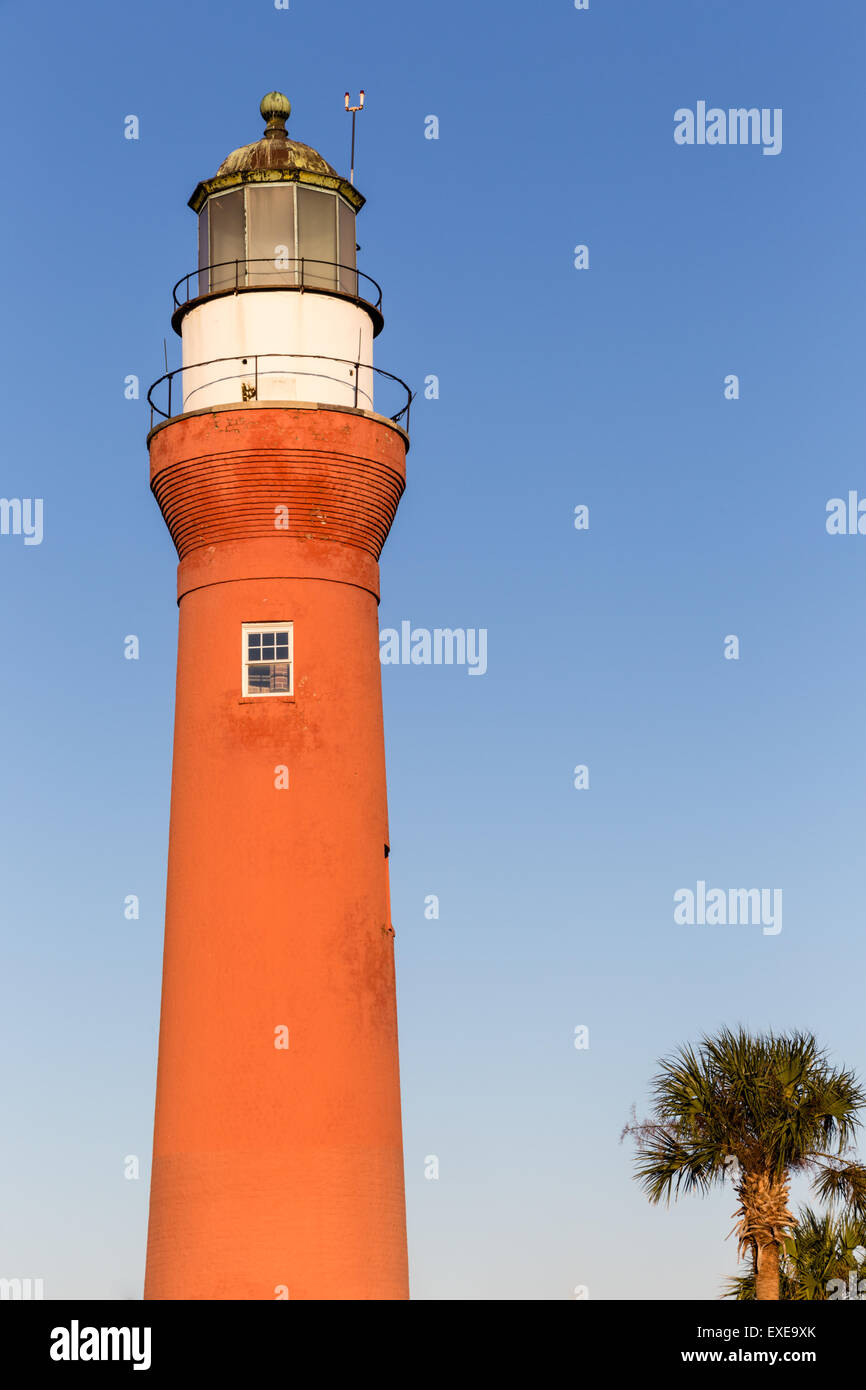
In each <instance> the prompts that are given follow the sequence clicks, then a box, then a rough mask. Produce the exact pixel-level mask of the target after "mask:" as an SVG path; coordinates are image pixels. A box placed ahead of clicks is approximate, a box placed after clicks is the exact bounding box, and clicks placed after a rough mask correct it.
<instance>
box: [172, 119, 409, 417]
mask: <svg viewBox="0 0 866 1390" xmlns="http://www.w3.org/2000/svg"><path fill="white" fill-rule="evenodd" d="M259 109H260V111H261V115H262V117H263V119H264V120H265V123H266V124H265V131H264V134H263V135H262V137H261V138H260V139H259V140H256V141H254V142H253V143H252V144H250V145H242V146H241V147H240V148H239V149H237V150H234V151H233V152H232V153H231V154H230V155H229V156H228V158H226V159H225V160H223V162H222V164H221V165H220V167H219V168H218V169H217V171H216V174H215V175H214V176H213V178H211V179H207V180H205V181H203V182H202V183H199V184H198V185H197V187H196V189H195V192H194V193H193V195H192V197H191V198H190V200H189V205H190V207H191V208H192V209H193V211H194V212H195V213H197V215H198V266H197V268H196V269H195V270H193V271H191V272H190V273H189V274H188V275H186V276H184V277H183V279H182V280H180V281H178V284H177V285H176V286H175V310H174V314H173V316H172V324H173V326H174V328H175V331H176V332H177V333H179V334H180V336H181V338H182V340H183V373H182V386H183V409H184V411H189V410H195V409H205V408H207V407H209V406H211V405H214V404H225V403H229V402H231V401H232V400H236V399H237V400H241V401H247V400H287V401H295V400H304V401H313V402H320V403H333V404H342V405H351V406H355V407H360V408H361V409H367V410H372V409H373V408H374V407H373V338H374V337H375V336H376V335H377V334H378V333H379V332H380V330H381V328H382V326H383V319H382V314H381V309H380V305H381V292H380V290H379V286H378V285H377V284H376V283H375V281H373V280H372V279H370V277H368V276H366V275H363V274H362V273H361V272H359V271H358V269H357V261H356V251H357V246H356V241H355V217H356V214H357V213H358V212H359V211H360V209H361V208H362V207H363V205H364V199H363V197H362V196H361V194H360V193H359V192H358V191H357V189H356V188H355V187H354V186H353V185H352V184H351V183H350V182H349V180H348V179H345V178H343V177H342V175H340V174H338V173H337V171H336V170H335V169H334V168H333V167H332V166H331V165H330V164H329V163H328V162H327V160H325V159H323V158H322V156H321V155H320V154H318V152H317V151H316V150H314V149H312V147H311V146H309V145H304V144H302V143H301V142H300V141H298V140H290V139H289V136H288V133H287V131H286V121H287V119H288V117H289V115H290V113H291V103H290V102H289V100H288V98H287V97H285V96H283V94H282V93H281V92H269V93H268V95H267V96H266V97H264V99H263V100H262V103H261V106H260V108H259Z"/></svg>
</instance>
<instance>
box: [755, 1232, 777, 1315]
mask: <svg viewBox="0 0 866 1390" xmlns="http://www.w3.org/2000/svg"><path fill="white" fill-rule="evenodd" d="M755 1298H756V1299H758V1298H763V1299H775V1301H776V1302H778V1300H779V1246H778V1244H777V1242H776V1241H774V1240H773V1241H770V1242H769V1243H768V1244H767V1245H759V1246H758V1249H757V1258H756V1261H755Z"/></svg>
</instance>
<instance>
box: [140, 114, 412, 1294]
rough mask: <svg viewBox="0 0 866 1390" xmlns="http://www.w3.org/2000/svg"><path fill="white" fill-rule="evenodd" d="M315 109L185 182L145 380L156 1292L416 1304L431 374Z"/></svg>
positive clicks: (272, 117) (281, 122) (150, 1289)
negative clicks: (399, 820)
mask: <svg viewBox="0 0 866 1390" xmlns="http://www.w3.org/2000/svg"><path fill="white" fill-rule="evenodd" d="M290 110H291V108H290V104H289V102H288V101H287V100H286V98H285V97H284V96H282V94H281V93H279V92H271V93H270V94H269V95H268V96H266V97H265V98H264V100H263V101H262V104H261V112H262V116H263V118H264V119H265V121H266V122H267V124H266V128H265V131H264V135H263V137H262V138H261V139H260V140H257V141H256V142H255V143H254V144H251V145H245V146H243V147H242V148H241V149H238V150H235V151H234V153H232V154H230V155H229V156H228V158H227V159H226V160H224V162H223V163H222V164H221V165H220V167H219V169H218V170H217V173H216V175H215V177H214V178H212V179H209V180H207V181H206V182H203V183H200V184H199V185H198V187H197V188H196V190H195V192H194V193H193V195H192V198H191V199H190V206H191V207H192V208H193V210H194V211H195V212H196V213H197V214H198V223H199V264H198V268H197V270H196V271H194V272H193V273H192V274H191V275H190V276H187V277H186V279H185V280H182V281H180V282H179V284H178V286H176V287H175V311H174V315H173V319H172V323H173V326H174V328H175V330H176V331H177V332H178V334H179V335H180V336H181V339H182V344H183V349H182V352H183V355H182V362H183V365H182V367H181V368H179V369H178V370H177V371H176V372H173V373H169V374H167V375H166V377H164V378H161V380H160V381H159V382H157V383H156V384H155V385H154V386H153V387H152V388H151V390H150V392H149V396H148V398H149V400H150V403H151V405H152V407H153V409H154V412H155V417H154V419H155V421H156V423H155V424H154V425H153V427H152V428H151V432H150V435H149V438H148V445H149V449H150V466H151V486H152V489H153V492H154V494H155V496H156V499H157V501H158V503H159V506H160V509H161V511H162V514H163V517H164V519H165V522H166V525H167V526H168V528H169V531H170V532H171V536H172V539H173V540H174V543H175V545H176V547H177V552H178V556H179V561H180V563H179V566H178V603H179V609H180V622H179V634H178V663H177V700H176V713H175V726H174V762H173V773H172V790H171V829H170V846H169V861H168V885H167V902H166V923H165V955H164V967H163V986H162V1011H161V1019H160V1035H159V1064H158V1073H157V1087H156V1116H155V1128H154V1146H153V1170H152V1178H151V1193H150V1222H149V1230H148V1246H147V1272H146V1277H145V1294H144V1296H145V1298H147V1299H279V1298H290V1299H399V1298H407V1297H408V1272H407V1254H406V1220H405V1205H404V1191H403V1155H402V1133H401V1121H400V1085H399V1070H398V1057H397V1016H396V992H395V980H394V944H393V938H394V932H393V929H392V926H391V918H390V905H389V890H388V853H389V843H388V817H387V804H386V791H385V746H384V733H383V722H382V692H381V672H380V664H379V641H378V614H377V604H378V596H379V567H378V560H379V555H380V553H381V550H382V546H383V544H384V542H385V539H386V537H387V535H388V531H389V529H390V526H391V522H392V521H393V519H394V514H395V512H396V509H397V504H398V502H399V500H400V496H401V493H402V491H403V487H404V483H405V458H406V451H407V448H408V434H407V432H406V431H407V429H408V414H409V406H410V404H411V393H410V392H409V391H408V388H407V387H405V386H404V385H403V383H402V382H400V381H399V379H398V378H396V377H393V376H391V375H389V374H388V373H383V372H381V371H380V370H379V369H377V368H374V367H373V339H374V337H376V336H377V335H378V333H379V332H380V330H381V328H382V325H383V319H382V313H381V294H380V292H379V290H378V286H376V285H375V283H374V282H373V281H371V280H369V279H368V278H367V277H365V276H362V275H361V274H360V272H359V271H358V270H357V266H356V257H355V252H356V249H357V248H356V243H355V216H356V213H357V212H358V211H359V210H360V208H361V207H362V205H363V202H364V200H363V198H362V197H361V195H360V194H359V193H358V192H357V190H356V189H355V188H354V187H353V185H352V184H351V183H349V182H348V181H347V180H346V179H345V178H342V177H341V176H340V175H339V174H338V173H337V172H336V171H335V170H334V169H333V168H332V167H331V166H330V165H329V164H328V163H326V161H325V160H324V159H322V157H321V156H320V155H319V154H317V153H316V151H315V150H313V149H311V148H310V147H309V146H308V145H303V144H300V143H299V142H297V141H295V140H291V139H289V137H288V135H287V132H286V119H287V117H288V116H289V113H290ZM395 393H396V395H395ZM374 395H375V401H376V404H375V405H374ZM391 411H393V413H390V412H391Z"/></svg>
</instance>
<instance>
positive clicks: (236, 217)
mask: <svg viewBox="0 0 866 1390" xmlns="http://www.w3.org/2000/svg"><path fill="white" fill-rule="evenodd" d="M209 208H210V219H209V220H210V259H211V265H212V266H213V269H212V270H211V276H210V287H211V291H214V290H227V289H231V288H232V287H233V286H234V285H235V284H238V285H243V284H245V283H246V279H245V263H246V258H247V253H246V246H245V244H244V242H245V236H244V190H243V189H242V188H238V189H236V190H235V191H234V192H233V193H224V194H223V195H222V197H221V198H211V199H210V202H209ZM236 260H237V261H238V262H239V265H238V267H237V270H236V268H235V264H234V263H235V261H236ZM226 261H229V262H231V264H229V265H226V264H224V262H226Z"/></svg>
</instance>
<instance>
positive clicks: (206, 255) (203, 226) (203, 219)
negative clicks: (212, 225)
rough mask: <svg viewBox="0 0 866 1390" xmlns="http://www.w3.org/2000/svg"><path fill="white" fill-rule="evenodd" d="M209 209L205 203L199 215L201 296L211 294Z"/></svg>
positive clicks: (199, 283)
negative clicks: (209, 275) (208, 267)
mask: <svg viewBox="0 0 866 1390" xmlns="http://www.w3.org/2000/svg"><path fill="white" fill-rule="evenodd" d="M207 209H208V205H207V203H205V205H204V207H203V208H202V210H201V212H200V213H199V215H198V263H199V267H200V268H199V275H198V292H199V294H209V293H210V281H209V278H208V270H207V266H209V265H210V240H209V238H208V230H207V224H208V216H207ZM186 297H187V296H186V295H185V296H184V298H186Z"/></svg>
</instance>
